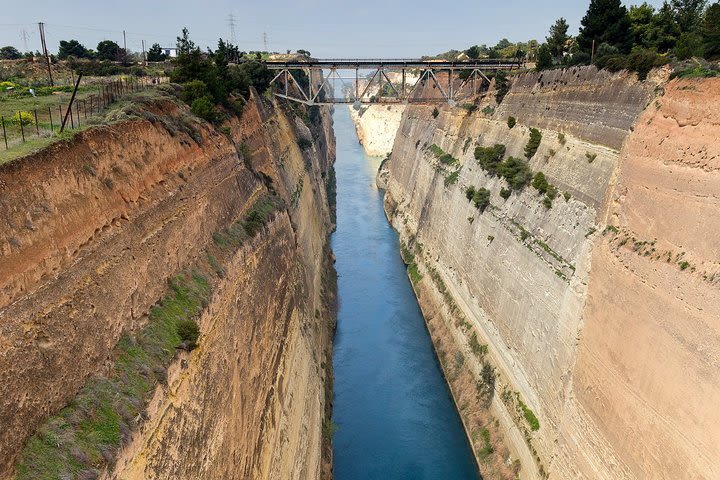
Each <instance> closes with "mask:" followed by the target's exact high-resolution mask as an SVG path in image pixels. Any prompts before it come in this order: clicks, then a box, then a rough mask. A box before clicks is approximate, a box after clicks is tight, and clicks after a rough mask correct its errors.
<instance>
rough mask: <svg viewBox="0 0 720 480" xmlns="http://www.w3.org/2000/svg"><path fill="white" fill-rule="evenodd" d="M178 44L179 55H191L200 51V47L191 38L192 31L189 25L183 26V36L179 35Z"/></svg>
mask: <svg viewBox="0 0 720 480" xmlns="http://www.w3.org/2000/svg"><path fill="white" fill-rule="evenodd" d="M176 46H177V49H178V57H179V56H180V55H189V54H190V53H193V52H195V51H197V52H198V53H199V52H200V49H199V48H197V47H196V46H195V43H194V42H193V41H192V40H190V32H189V31H188V29H187V27H183V29H182V36H180V37H177V42H176Z"/></svg>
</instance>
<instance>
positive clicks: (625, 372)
mask: <svg viewBox="0 0 720 480" xmlns="http://www.w3.org/2000/svg"><path fill="white" fill-rule="evenodd" d="M719 135H720V80H718V79H708V80H686V81H673V82H671V83H669V84H668V85H666V86H665V93H664V95H662V96H661V97H658V98H657V101H654V102H653V103H652V104H651V105H650V106H649V107H648V108H647V110H646V111H645V112H644V113H643V115H642V116H641V117H640V119H639V120H638V122H637V126H636V128H635V131H634V132H633V133H632V134H631V135H630V136H629V137H628V139H627V141H626V143H625V146H624V148H623V150H622V153H621V157H620V165H619V168H618V169H617V174H616V182H615V184H614V186H613V188H612V189H611V190H610V193H609V195H608V198H607V202H606V204H605V205H604V206H603V212H602V214H601V217H600V219H601V223H602V224H605V225H610V227H608V230H607V231H606V233H605V234H604V235H600V236H598V237H597V238H596V241H595V242H594V248H593V251H592V272H591V275H590V281H589V287H588V293H587V301H586V305H585V309H584V311H583V317H582V318H583V324H584V326H583V329H582V332H581V335H580V343H579V348H578V356H577V362H576V364H575V367H574V369H573V373H572V377H573V388H572V393H571V396H572V397H573V398H572V400H573V402H572V404H573V405H572V407H571V408H568V409H567V411H566V413H565V415H564V416H563V420H562V423H561V426H560V432H561V434H560V436H559V448H558V453H559V456H558V458H557V459H556V460H555V462H554V467H555V468H554V470H557V471H558V473H559V476H560V475H561V476H564V477H566V478H570V477H578V476H585V477H592V476H594V475H595V472H600V473H601V474H602V476H603V477H605V478H718V477H719V476H720V429H718V428H717V427H716V426H717V425H720V413H719V412H718V410H717V408H716V406H717V405H718V401H720V378H718V375H717V368H716V366H717V361H718V358H720V357H719V354H720V295H719V294H718V293H719V289H720V244H719V243H718V241H717V239H718V238H720V222H719V219H718V212H720V136H719ZM597 439H602V443H599V442H598V441H597ZM589 445H593V446H595V448H588V446H589Z"/></svg>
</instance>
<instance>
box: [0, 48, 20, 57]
mask: <svg viewBox="0 0 720 480" xmlns="http://www.w3.org/2000/svg"><path fill="white" fill-rule="evenodd" d="M20 57H22V54H21V53H20V52H19V51H18V49H17V48H15V47H13V46H10V45H8V46H7V47H2V48H0V59H2V60H17V59H18V58H20Z"/></svg>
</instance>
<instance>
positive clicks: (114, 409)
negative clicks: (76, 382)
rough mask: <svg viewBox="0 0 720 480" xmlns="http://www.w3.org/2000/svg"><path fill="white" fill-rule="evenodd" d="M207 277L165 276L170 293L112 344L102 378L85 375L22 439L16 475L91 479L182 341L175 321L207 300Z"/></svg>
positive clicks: (125, 436) (35, 479)
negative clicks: (61, 403)
mask: <svg viewBox="0 0 720 480" xmlns="http://www.w3.org/2000/svg"><path fill="white" fill-rule="evenodd" d="M209 294H210V285H209V283H208V281H207V280H206V279H205V278H204V277H203V276H201V275H200V274H198V273H196V272H191V273H183V274H181V275H178V276H177V277H175V278H173V279H172V280H171V281H170V292H169V293H168V294H167V295H166V296H165V297H164V298H163V299H162V301H161V302H160V303H159V304H158V305H157V306H155V307H153V308H152V310H151V311H150V320H149V323H148V325H147V326H146V327H145V328H143V329H142V330H141V331H140V332H139V333H138V334H137V335H136V337H135V338H133V337H131V336H129V335H125V336H123V337H122V338H121V340H120V342H119V343H118V345H117V346H116V347H115V351H114V358H115V364H114V366H113V368H112V370H111V371H110V373H109V374H108V376H107V377H95V378H92V379H90V380H89V381H88V382H87V383H86V385H85V386H84V387H83V388H82V389H81V390H80V392H79V393H78V394H77V395H76V397H75V398H74V399H73V400H72V401H71V402H70V404H69V405H67V406H66V407H65V408H63V409H62V410H61V411H60V412H59V413H58V414H57V415H55V416H53V417H50V418H49V419H48V420H47V421H46V422H45V424H44V425H43V426H42V427H41V428H40V429H39V430H38V432H37V433H36V434H35V435H33V436H32V437H30V439H29V440H28V441H27V442H26V444H25V448H24V449H23V452H22V459H21V461H20V463H19V465H18V470H17V477H16V478H17V479H18V480H26V479H27V480H30V479H32V480H60V479H65V478H86V477H87V478H96V476H95V475H97V473H98V470H97V468H98V467H99V466H104V465H107V464H108V463H110V462H111V461H112V460H113V459H114V457H115V455H114V454H115V452H116V451H117V449H119V448H120V446H121V444H122V443H123V442H127V441H128V440H129V439H130V432H131V429H132V428H133V427H135V426H136V425H137V422H138V420H139V419H140V418H142V416H143V415H144V413H143V411H144V408H145V398H146V397H147V395H148V394H149V393H150V392H151V391H152V389H153V388H154V387H155V385H156V384H157V383H158V382H164V381H165V374H166V368H167V366H168V364H169V363H170V361H171V360H172V358H173V356H174V355H175V349H176V347H177V346H178V345H179V344H180V343H181V340H182V339H181V337H180V335H179V333H178V326H179V325H181V324H183V322H187V321H191V320H193V319H194V318H195V317H196V316H197V314H198V313H199V312H200V311H201V309H202V308H203V307H204V305H205V304H206V302H207V299H208V296H209Z"/></svg>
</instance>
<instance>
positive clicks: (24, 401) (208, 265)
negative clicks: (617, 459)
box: [0, 94, 335, 479]
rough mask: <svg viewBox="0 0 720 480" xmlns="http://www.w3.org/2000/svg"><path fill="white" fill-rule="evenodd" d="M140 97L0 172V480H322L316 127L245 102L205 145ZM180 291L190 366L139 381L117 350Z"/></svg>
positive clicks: (325, 273) (180, 355)
mask: <svg viewBox="0 0 720 480" xmlns="http://www.w3.org/2000/svg"><path fill="white" fill-rule="evenodd" d="M158 95H159V97H160V98H156V96H152V98H149V99H146V98H141V99H140V100H138V102H136V104H135V105H134V106H133V107H132V108H133V109H134V110H133V111H132V112H130V113H128V111H123V115H121V117H122V118H126V120H123V121H120V122H119V123H115V124H112V125H109V126H104V127H96V128H92V129H90V130H88V131H86V132H83V133H80V134H78V135H76V136H75V137H74V138H73V139H72V140H70V141H68V142H65V143H59V144H56V145H53V146H51V147H49V148H47V149H45V150H43V151H41V152H39V153H37V154H34V155H32V156H30V157H27V158H22V159H19V160H17V161H15V162H13V163H11V164H6V165H4V166H2V167H0V190H1V191H2V195H0V218H2V231H1V233H0V272H2V275H0V345H2V349H1V350H0V379H1V380H2V385H3V387H2V392H3V395H2V399H0V423H1V424H2V425H3V429H2V432H0V478H11V476H12V475H13V472H16V473H17V474H18V478H45V477H44V476H43V475H47V474H52V475H60V474H64V473H63V472H66V474H67V475H70V476H71V477H72V478H76V477H75V476H73V475H79V476H80V477H78V478H97V477H98V476H102V477H103V478H123V479H125V478H138V479H139V478H186V479H191V478H192V479H203V478H207V479H211V478H228V479H231V478H237V479H244V478H307V479H316V478H320V477H321V476H324V477H326V478H327V477H329V475H330V469H331V466H330V465H331V464H330V455H331V453H330V446H329V438H328V436H327V435H323V433H322V432H323V428H322V426H323V424H324V422H325V419H326V416H327V415H328V413H329V408H330V407H329V403H330V397H329V390H328V389H329V385H330V379H331V375H332V373H331V339H332V331H333V325H334V302H335V300H334V269H333V267H332V260H331V255H330V253H329V247H328V234H329V232H330V230H331V229H332V228H333V221H334V220H333V213H332V206H331V204H332V203H333V196H334V185H333V180H332V179H333V178H334V177H333V175H332V164H333V161H334V155H335V146H334V137H333V134H332V123H331V117H330V115H329V112H328V111H326V110H320V109H317V108H316V109H314V110H312V111H310V112H305V113H303V112H296V111H294V110H291V109H290V107H287V106H285V107H283V106H281V105H278V104H273V103H270V102H268V101H266V100H264V99H262V98H260V97H259V96H257V95H254V96H253V99H252V100H251V101H250V102H249V103H248V105H247V106H246V107H245V109H244V113H243V115H242V118H241V119H237V118H235V117H233V118H232V119H231V120H228V121H227V122H226V123H225V125H224V126H223V129H222V131H221V130H220V129H218V128H215V127H213V126H212V125H210V124H208V123H207V122H204V121H201V120H199V119H197V118H195V117H193V116H192V115H191V114H190V112H189V109H188V108H187V107H186V106H184V105H182V104H181V103H179V102H177V101H176V100H175V99H174V96H173V95H164V94H158ZM308 113H309V115H308ZM303 118H305V119H306V120H305V121H303ZM308 118H309V119H310V120H309V123H308V124H306V123H305V122H308V120H307V119H308ZM300 138H305V139H306V140H309V141H310V142H312V145H311V147H310V148H304V149H301V148H300V147H299V146H298V140H299V139H300ZM278 197H279V198H278ZM267 199H274V200H273V201H272V202H271V203H268V202H267V201H266V202H265V203H263V201H264V200H267ZM258 205H261V207H258ZM268 205H273V206H274V208H273V211H272V212H270V213H269V212H268V211H267V210H262V209H264V208H266V207H267V206H268ZM258 212H264V213H260V214H258ZM258 219H260V220H262V221H264V224H263V226H262V227H261V228H259V227H258V226H257V225H258V224H257V223H256V222H257V221H259V220H258ZM243 222H245V223H243ZM253 222H255V223H253ZM240 225H245V227H243V228H244V230H243V229H241V228H239V226H240ZM250 228H252V229H253V230H249V229H250ZM248 232H253V233H252V235H251V234H249V233H248ZM183 272H185V273H183ZM190 273H192V279H194V280H195V279H199V280H197V282H200V284H203V283H205V284H207V285H209V288H210V292H211V293H210V294H209V295H208V296H207V297H206V298H204V299H203V300H202V304H201V308H200V312H199V315H198V316H197V317H196V321H197V324H198V325H199V334H200V336H199V340H198V347H197V348H195V349H194V350H192V351H186V350H182V349H179V350H177V351H176V352H174V356H173V352H169V351H165V354H168V355H170V356H171V357H172V360H171V362H170V363H169V366H168V368H167V369H166V370H164V369H160V370H154V371H150V370H149V369H150V367H143V365H142V362H143V361H144V360H142V359H148V358H149V357H147V356H144V355H147V354H143V353H142V352H141V351H139V350H137V349H136V348H130V347H132V346H137V345H145V344H146V343H147V342H146V341H145V340H143V338H144V337H143V335H146V334H147V333H146V332H147V330H146V328H148V326H150V325H155V327H152V328H161V327H158V326H157V325H156V324H153V323H152V322H153V319H155V318H157V317H158V315H160V314H159V313H153V312H155V310H156V309H159V310H157V312H163V311H164V310H163V307H165V306H166V300H163V301H162V302H160V303H159V300H160V299H161V298H163V297H165V298H166V299H167V298H171V300H170V301H172V295H176V299H179V300H178V301H187V298H186V295H189V293H188V291H187V290H183V289H182V288H180V287H177V282H176V281H173V282H172V283H171V284H170V285H171V286H172V289H171V288H168V283H169V282H168V280H169V279H171V278H179V277H176V276H177V275H181V276H183V275H184V276H186V277H188V278H190ZM190 291H192V289H191V290H190ZM168 295H170V297H168ZM154 305H155V307H154ZM166 308H170V307H166ZM184 308H186V307H184ZM184 311H186V310H182V309H181V310H176V311H175V312H176V313H173V315H182V314H183V312H184ZM153 331H157V330H153ZM173 332H174V331H173ZM173 332H169V333H165V335H174V333H173ZM170 338H172V337H170ZM118 342H120V343H118ZM128 342H129V343H128ZM128 345H130V347H128ZM128 348H130V349H129V350H128ZM127 355H131V357H130V358H133V359H140V360H138V361H140V362H141V363H140V364H139V367H138V368H140V374H139V375H140V377H132V376H131V377H127V375H131V374H130V373H126V372H127V370H126V369H127V368H130V367H128V364H127V362H128V361H129V360H128V359H127V358H128V357H127ZM118 361H120V362H125V363H121V364H117V363H116V362H118ZM132 365H136V364H132ZM136 367H137V365H136ZM143 368H144V370H143ZM124 372H125V373H124ZM138 378H139V380H138ZM128 379H130V380H133V379H134V380H133V381H134V383H131V384H130V385H132V388H130V387H127V388H130V390H126V389H124V387H123V388H119V390H118V391H117V392H115V390H113V388H114V387H112V385H127V383H123V382H127V381H129V380H128ZM138 382H139V383H138ZM146 382H150V383H149V385H150V386H151V387H152V388H150V390H149V392H148V393H149V395H146V396H145V397H141V398H135V399H134V400H133V401H131V402H130V403H129V404H124V405H125V407H124V408H125V409H124V410H123V409H122V408H121V409H119V410H118V409H117V408H120V407H119V406H118V403H117V402H119V401H120V399H125V398H128V396H129V397H132V394H133V393H132V392H133V391H134V390H133V389H134V388H144V387H143V385H146ZM153 385H154V386H153ZM106 388H110V392H111V393H112V392H115V393H112V394H111V395H105V396H103V395H104V393H103V392H105V391H106V390H105V389H106ZM103 402H106V403H103ZM93 405H95V406H94V407H93ZM128 405H129V406H128ZM127 408H130V409H131V410H135V411H139V414H138V415H134V414H129V413H128V411H127ZM58 429H59V430H58ZM96 429H97V430H96ZM57 432H62V433H57ZM94 442H97V445H96V444H94ZM68 445H78V447H72V448H70V447H69V446H68ZM99 445H101V448H100V447H99ZM98 452H101V455H100V454H99V453H98ZM18 466H19V468H16V467H18ZM63 478H64V477H63ZM68 478H70V477H68Z"/></svg>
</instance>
